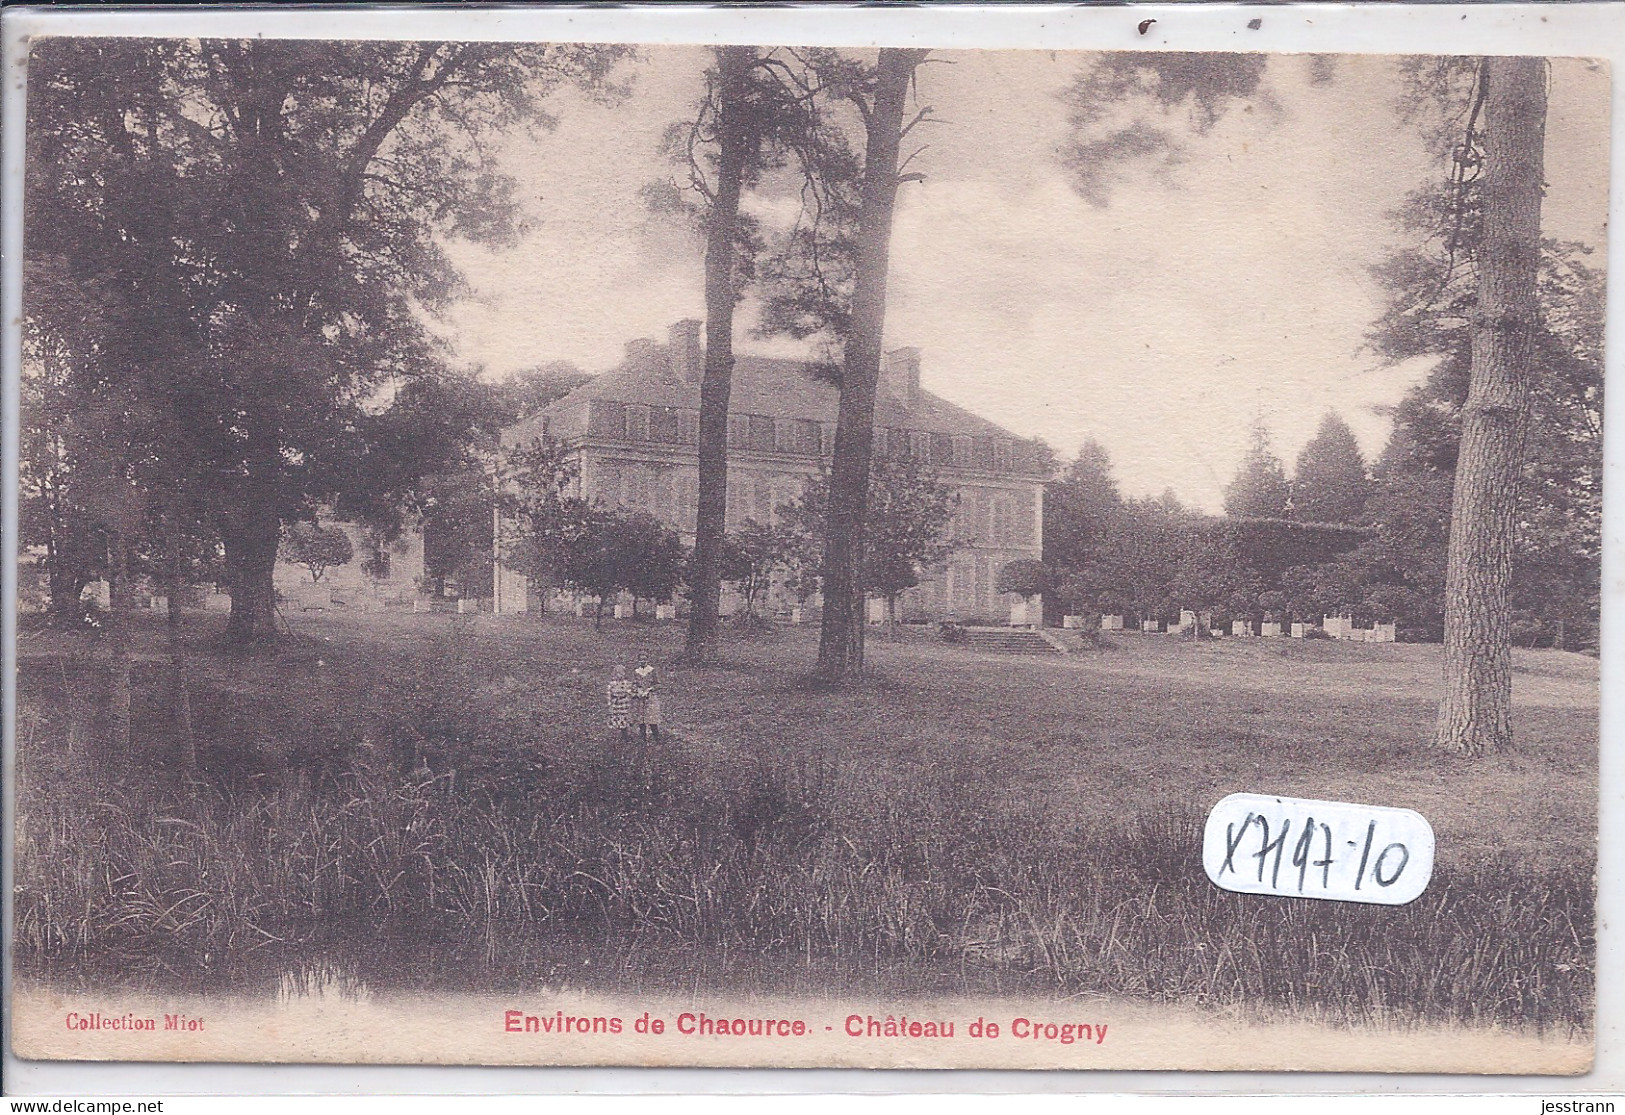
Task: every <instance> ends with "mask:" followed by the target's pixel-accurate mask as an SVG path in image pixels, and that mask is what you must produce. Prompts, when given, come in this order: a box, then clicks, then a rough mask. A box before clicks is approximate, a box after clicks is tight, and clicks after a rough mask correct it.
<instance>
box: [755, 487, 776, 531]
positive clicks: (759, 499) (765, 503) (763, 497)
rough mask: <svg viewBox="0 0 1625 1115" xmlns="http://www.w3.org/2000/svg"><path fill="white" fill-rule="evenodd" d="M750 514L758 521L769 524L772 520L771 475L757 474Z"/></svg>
mask: <svg viewBox="0 0 1625 1115" xmlns="http://www.w3.org/2000/svg"><path fill="white" fill-rule="evenodd" d="M751 516H752V518H754V519H755V520H756V521H757V522H758V523H763V524H769V523H771V522H772V521H773V480H772V478H771V477H767V476H758V477H757V478H756V500H755V506H754V507H753V508H752V509H751Z"/></svg>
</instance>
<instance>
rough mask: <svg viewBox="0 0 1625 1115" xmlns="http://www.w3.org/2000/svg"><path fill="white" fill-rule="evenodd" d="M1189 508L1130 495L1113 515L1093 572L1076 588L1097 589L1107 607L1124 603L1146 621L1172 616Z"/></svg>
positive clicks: (1121, 606)
mask: <svg viewBox="0 0 1625 1115" xmlns="http://www.w3.org/2000/svg"><path fill="white" fill-rule="evenodd" d="M1185 535H1186V527H1185V522H1184V513H1183V512H1182V511H1175V510H1170V509H1169V508H1168V507H1167V506H1166V504H1164V503H1163V502H1162V501H1159V500H1130V501H1127V502H1125V503H1124V504H1123V506H1122V508H1121V509H1120V510H1119V511H1118V512H1117V514H1115V515H1113V516H1112V519H1111V522H1110V524H1109V526H1108V528H1107V531H1106V537H1105V539H1104V540H1103V541H1102V543H1101V545H1100V550H1099V559H1098V560H1097V562H1096V563H1095V565H1094V567H1093V570H1094V571H1093V575H1092V576H1089V577H1088V578H1087V580H1085V581H1083V582H1082V583H1081V584H1079V585H1078V586H1076V588H1075V589H1074V591H1079V592H1080V593H1092V594H1093V595H1094V596H1095V598H1096V599H1097V600H1098V601H1100V606H1101V608H1102V610H1111V611H1116V610H1117V609H1118V608H1121V609H1123V610H1124V611H1126V612H1128V613H1130V614H1134V615H1137V616H1138V617H1139V618H1140V619H1141V620H1146V619H1151V618H1154V617H1160V616H1165V615H1167V614H1168V613H1169V612H1170V611H1171V610H1172V609H1173V608H1175V607H1177V606H1178V604H1177V602H1176V601H1175V600H1174V597H1173V583H1174V578H1175V577H1176V576H1177V575H1178V572H1179V564H1180V551H1181V548H1182V544H1183V539H1184V537H1185Z"/></svg>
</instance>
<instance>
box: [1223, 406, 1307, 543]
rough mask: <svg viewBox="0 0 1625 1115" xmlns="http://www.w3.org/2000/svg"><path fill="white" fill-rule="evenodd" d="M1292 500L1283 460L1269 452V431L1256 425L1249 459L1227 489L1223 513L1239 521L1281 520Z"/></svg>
mask: <svg viewBox="0 0 1625 1115" xmlns="http://www.w3.org/2000/svg"><path fill="white" fill-rule="evenodd" d="M1291 500H1292V486H1291V485H1290V484H1288V483H1287V479H1286V471H1285V470H1284V469H1283V468H1282V467H1281V460H1280V458H1279V457H1277V456H1276V455H1275V454H1274V453H1273V452H1271V451H1270V437H1269V431H1267V430H1266V429H1264V425H1263V423H1261V422H1259V423H1255V424H1254V425H1253V432H1252V437H1251V441H1250V443H1249V445H1248V449H1247V456H1246V457H1245V458H1243V459H1242V462H1241V468H1240V469H1239V470H1237V472H1236V477H1235V479H1234V480H1232V481H1230V483H1229V485H1228V486H1226V488H1225V489H1224V513H1225V514H1226V515H1229V516H1231V517H1232V518H1237V519H1278V518H1281V517H1283V516H1284V515H1286V513H1287V509H1288V506H1289V505H1290V503H1291Z"/></svg>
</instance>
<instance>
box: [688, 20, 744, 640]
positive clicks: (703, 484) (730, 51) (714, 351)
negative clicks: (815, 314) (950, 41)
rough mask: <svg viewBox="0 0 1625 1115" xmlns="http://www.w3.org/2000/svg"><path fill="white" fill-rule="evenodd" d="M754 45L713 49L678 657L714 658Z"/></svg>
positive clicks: (725, 505)
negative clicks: (699, 350)
mask: <svg viewBox="0 0 1625 1115" xmlns="http://www.w3.org/2000/svg"><path fill="white" fill-rule="evenodd" d="M756 60H757V54H756V48H755V47H753V46H729V47H722V48H721V49H719V50H718V51H717V68H718V76H719V81H718V101H717V140H718V146H719V148H720V150H719V152H718V159H717V186H716V194H715V196H714V197H713V198H712V199H711V207H710V211H709V212H708V213H707V215H706V241H705V371H704V373H703V375H702V377H701V379H700V420H699V425H700V444H699V472H700V479H699V499H698V501H697V502H698V507H697V509H696V514H695V520H694V563H693V566H692V576H691V585H690V587H691V589H692V592H693V597H692V607H691V609H690V611H689V614H688V637H687V639H686V641H685V642H684V645H683V656H684V657H685V658H687V659H688V660H689V661H691V662H710V661H714V660H715V658H716V653H717V627H718V612H719V610H720V605H721V601H722V576H721V560H722V536H723V533H724V532H725V531H726V530H727V526H728V522H727V515H728V401H729V396H730V395H731V394H732V391H733V368H734V354H733V334H734V304H735V302H736V301H737V299H738V291H737V290H735V289H734V269H735V267H734V253H735V251H736V249H737V245H738V242H739V195H740V192H741V191H742V190H743V188H744V183H745V174H746V172H747V171H748V170H749V167H750V163H751V159H752V156H753V154H754V150H755V147H756V143H755V140H754V138H753V136H752V132H753V130H754V128H755V122H754V121H752V120H751V119H750V118H749V105H748V101H749V87H750V82H751V71H752V70H753V69H754V68H755V65H756Z"/></svg>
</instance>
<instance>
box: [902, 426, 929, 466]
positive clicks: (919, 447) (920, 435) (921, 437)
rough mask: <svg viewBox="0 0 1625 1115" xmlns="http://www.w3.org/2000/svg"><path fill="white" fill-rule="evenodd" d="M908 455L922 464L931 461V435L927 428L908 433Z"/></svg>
mask: <svg viewBox="0 0 1625 1115" xmlns="http://www.w3.org/2000/svg"><path fill="white" fill-rule="evenodd" d="M908 442H909V444H908V455H909V456H910V457H912V458H914V459H915V460H916V461H918V462H920V464H922V465H928V464H930V463H931V435H930V434H929V433H928V432H926V431H925V430H914V431H912V432H910V433H909V435H908Z"/></svg>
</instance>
